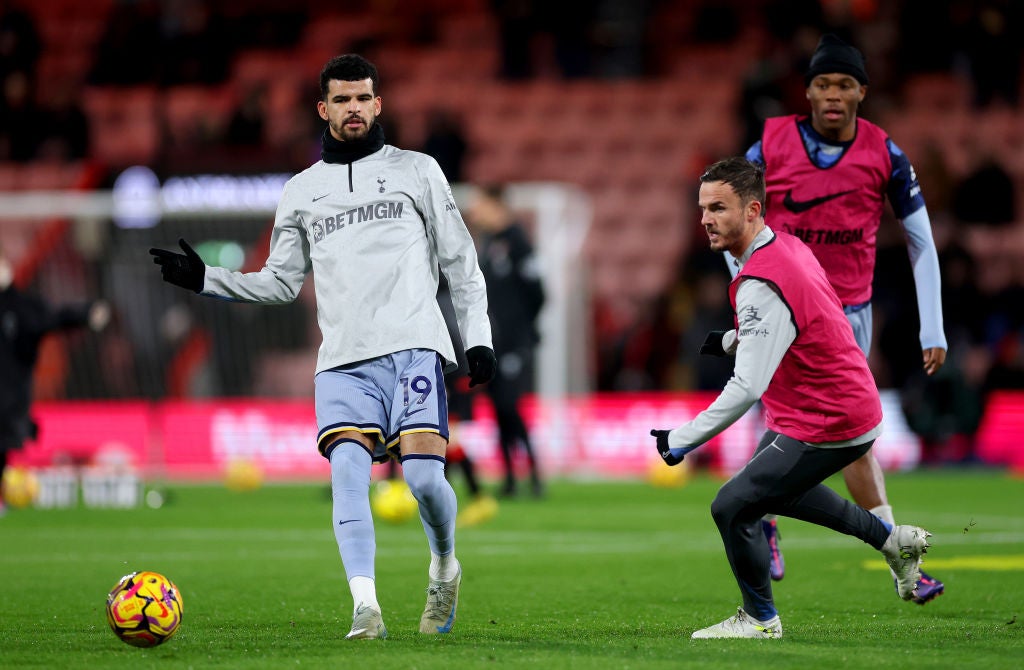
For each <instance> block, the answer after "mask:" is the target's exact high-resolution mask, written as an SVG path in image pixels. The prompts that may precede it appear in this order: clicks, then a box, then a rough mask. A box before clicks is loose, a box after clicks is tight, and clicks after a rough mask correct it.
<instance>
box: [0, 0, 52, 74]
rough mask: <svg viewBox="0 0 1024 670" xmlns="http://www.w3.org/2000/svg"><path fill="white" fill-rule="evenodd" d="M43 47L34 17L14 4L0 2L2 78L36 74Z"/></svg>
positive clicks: (0, 68)
mask: <svg viewBox="0 0 1024 670" xmlns="http://www.w3.org/2000/svg"><path fill="white" fill-rule="evenodd" d="M41 51H42V45H41V43H40V40H39V31H38V30H36V25H35V22H34V21H33V20H32V17H31V16H30V15H29V14H28V13H27V12H25V11H24V10H23V9H22V8H21V7H19V6H18V5H17V4H16V3H14V2H9V1H8V0H2V2H0V76H4V75H6V74H8V73H9V72H13V71H21V72H28V73H31V74H34V73H35V71H36V63H37V62H38V61H39V54H40V52H41Z"/></svg>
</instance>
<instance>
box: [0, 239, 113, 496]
mask: <svg viewBox="0 0 1024 670" xmlns="http://www.w3.org/2000/svg"><path fill="white" fill-rule="evenodd" d="M109 321H110V306H109V305H108V304H107V303H106V301H104V300H97V301H95V302H92V303H89V304H85V305H62V306H53V305H49V304H47V303H46V302H45V301H43V300H42V299H41V298H39V297H37V296H34V295H31V294H29V293H26V292H25V291H23V290H21V289H20V288H18V287H17V286H15V285H14V267H13V266H12V264H11V262H10V260H9V259H8V258H7V257H6V256H5V255H4V250H3V248H2V247H0V379H2V380H3V383H2V384H0V481H2V480H3V474H4V469H5V468H6V466H7V452H9V451H13V450H15V449H20V448H21V445H22V444H23V443H24V442H25V440H34V439H36V438H37V437H38V432H39V427H38V426H37V425H36V423H35V422H34V421H33V420H32V416H31V412H30V409H31V405H32V375H33V371H34V369H35V365H36V360H37V359H38V358H39V346H40V344H41V343H42V341H43V338H44V337H45V336H46V335H47V334H48V333H52V332H54V331H59V330H68V329H71V328H78V327H81V326H88V327H89V328H90V329H92V330H93V331H96V332H99V331H101V330H103V329H104V328H105V327H106V325H107V323H108V322H109ZM3 511H4V503H3V499H2V498H0V514H2V513H3Z"/></svg>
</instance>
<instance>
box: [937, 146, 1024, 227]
mask: <svg viewBox="0 0 1024 670" xmlns="http://www.w3.org/2000/svg"><path fill="white" fill-rule="evenodd" d="M974 163H975V164H974V167H973V168H972V169H971V171H970V172H969V173H968V174H967V175H966V176H965V177H964V178H963V179H962V180H961V181H960V183H958V184H956V185H955V186H954V188H953V196H952V203H951V208H952V211H953V216H955V217H956V218H957V220H958V221H959V222H961V223H982V224H987V225H993V226H1000V225H1006V224H1010V223H1013V222H1014V221H1016V219H1017V203H1016V191H1017V188H1016V186H1015V185H1014V183H1013V177H1011V176H1010V173H1009V172H1007V171H1006V168H1005V167H1003V165H1002V163H1000V162H999V159H997V158H996V157H995V155H993V154H991V153H987V154H982V155H978V156H976V157H975V161H974Z"/></svg>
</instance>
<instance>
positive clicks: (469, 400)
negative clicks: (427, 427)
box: [437, 275, 498, 528]
mask: <svg viewBox="0 0 1024 670" xmlns="http://www.w3.org/2000/svg"><path fill="white" fill-rule="evenodd" d="M437 304H438V305H439V306H440V307H441V313H442V314H444V322H445V325H447V326H448V335H449V336H450V337H451V338H452V345H453V346H454V347H455V362H456V363H457V364H458V367H457V368H456V369H455V370H452V371H451V372H448V373H447V374H445V376H444V386H445V390H446V392H447V393H448V450H447V451H446V452H445V458H446V459H447V461H448V462H447V463H446V464H445V470H444V472H445V475H446V476H450V475H451V469H452V466H456V467H458V468H459V469H460V470H461V471H462V476H463V478H464V479H465V480H466V488H467V489H469V497H470V502H469V504H468V505H466V507H465V508H464V509H462V510H460V511H459V515H458V517H456V519H455V525H456V527H457V528H466V527H469V526H476V525H478V524H481V523H484V522H486V521H489V520H491V519H492V518H494V516H495V515H496V514H497V513H498V501H497V500H495V499H494V498H492V497H491V496H489V495H488V494H487V493H486V492H485V491H484V490H483V488H482V487H481V486H480V480H479V479H478V478H477V472H476V463H475V462H474V461H473V458H472V457H471V456H470V455H469V453H468V452H467V451H466V450H465V449H464V448H463V446H462V440H461V439H460V432H461V430H460V426H461V424H462V423H463V422H464V421H472V420H473V397H474V396H475V395H476V394H475V393H474V392H473V390H472V389H470V388H469V379H468V377H466V375H467V373H468V372H469V361H467V360H466V347H465V345H464V344H463V343H462V335H460V334H459V322H458V319H457V318H456V316H455V305H453V304H452V292H451V287H449V286H448V280H447V279H445V277H444V275H441V281H440V282H439V283H438V287H437Z"/></svg>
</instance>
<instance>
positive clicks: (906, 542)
mask: <svg viewBox="0 0 1024 670" xmlns="http://www.w3.org/2000/svg"><path fill="white" fill-rule="evenodd" d="M931 536H932V534H931V533H929V532H928V531H926V530H925V529H923V528H918V527H917V526H895V527H893V529H892V532H891V533H889V538H888V539H887V540H886V541H885V544H883V545H882V554H883V555H884V556H885V560H886V562H888V563H889V567H890V568H891V569H892V572H893V575H895V577H896V591H897V592H898V593H899V595H900V598H903V599H904V600H913V598H914V596H915V595H916V593H915V592H916V590H917V581H918V580H919V579H921V557H922V556H923V555H924V554H925V553H926V552H927V551H928V547H929V546H931V545H929V544H928V538H929V537H931Z"/></svg>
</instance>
